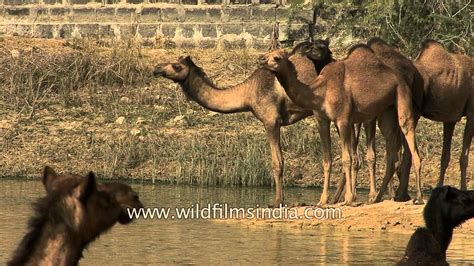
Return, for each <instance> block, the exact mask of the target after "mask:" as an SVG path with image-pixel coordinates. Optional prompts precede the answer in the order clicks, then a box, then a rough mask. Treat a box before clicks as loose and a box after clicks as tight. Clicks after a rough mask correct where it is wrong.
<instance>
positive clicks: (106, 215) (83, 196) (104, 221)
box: [43, 166, 143, 229]
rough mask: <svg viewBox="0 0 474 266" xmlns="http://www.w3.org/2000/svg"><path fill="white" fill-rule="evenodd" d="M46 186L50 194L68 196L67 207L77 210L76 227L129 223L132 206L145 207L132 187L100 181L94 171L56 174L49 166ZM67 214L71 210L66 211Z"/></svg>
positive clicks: (74, 218)
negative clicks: (129, 212)
mask: <svg viewBox="0 0 474 266" xmlns="http://www.w3.org/2000/svg"><path fill="white" fill-rule="evenodd" d="M43 185H44V187H45V190H46V193H47V195H48V196H50V197H58V198H63V197H64V198H66V200H65V202H66V203H67V204H66V206H65V207H64V208H66V209H69V208H72V209H75V210H77V211H75V212H71V213H74V216H75V217H71V219H73V220H74V221H76V222H78V224H77V228H78V229H80V228H82V227H87V228H94V229H102V228H108V227H110V226H112V225H113V224H114V223H115V222H117V221H118V222H119V223H120V224H129V223H130V222H131V221H132V219H131V218H130V216H129V215H128V209H130V208H142V207H143V204H142V203H141V202H140V200H139V198H138V194H137V193H136V192H135V191H133V189H132V188H131V187H130V186H128V185H126V184H121V183H108V184H100V183H97V181H96V177H95V174H94V173H93V172H89V173H88V174H87V175H86V176H80V175H75V174H57V173H56V172H55V171H54V170H53V169H52V168H51V167H49V166H46V167H45V168H44V172H43ZM64 213H68V211H65V212H64Z"/></svg>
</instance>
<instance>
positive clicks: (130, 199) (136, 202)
mask: <svg viewBox="0 0 474 266" xmlns="http://www.w3.org/2000/svg"><path fill="white" fill-rule="evenodd" d="M99 191H105V192H107V193H108V194H109V195H111V196H113V197H114V198H115V200H117V202H118V203H119V204H120V206H121V208H122V212H121V214H120V216H119V218H118V222H119V223H120V224H129V223H131V222H132V220H133V219H132V218H131V217H130V216H129V215H128V209H137V210H138V209H141V208H143V204H142V203H141V201H140V199H139V197H138V193H137V192H135V191H134V190H133V189H132V188H131V187H130V186H129V185H126V184H123V183H118V182H113V183H106V184H99Z"/></svg>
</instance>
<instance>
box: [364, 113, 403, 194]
mask: <svg viewBox="0 0 474 266" xmlns="http://www.w3.org/2000/svg"><path fill="white" fill-rule="evenodd" d="M394 117H396V116H395V110H394V109H392V110H388V111H386V112H384V113H383V114H382V115H381V116H380V117H379V118H378V121H379V128H380V131H381V132H382V135H383V136H384V138H385V143H386V150H385V154H386V156H385V157H386V167H385V176H384V178H383V182H382V185H381V186H380V191H379V193H378V194H377V196H376V197H375V199H374V198H372V199H369V202H380V201H382V198H383V195H384V194H385V191H386V190H387V188H388V187H389V185H391V184H390V183H391V180H392V178H393V175H394V174H395V165H396V163H397V160H398V158H399V156H398V151H399V149H400V146H401V140H400V134H399V130H398V125H397V124H396V123H394V122H395V121H394Z"/></svg>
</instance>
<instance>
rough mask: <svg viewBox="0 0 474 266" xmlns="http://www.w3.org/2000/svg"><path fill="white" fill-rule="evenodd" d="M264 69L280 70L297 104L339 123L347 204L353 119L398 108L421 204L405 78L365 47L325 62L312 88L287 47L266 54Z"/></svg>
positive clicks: (351, 183) (350, 187)
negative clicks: (301, 79) (300, 76)
mask: <svg viewBox="0 0 474 266" xmlns="http://www.w3.org/2000/svg"><path fill="white" fill-rule="evenodd" d="M265 67H266V68H268V69H270V70H272V71H274V72H275V73H276V76H277V78H278V80H279V81H280V83H281V84H282V86H283V87H284V89H285V91H286V92H287V94H288V96H289V97H290V98H291V99H292V100H293V101H294V102H295V103H297V104H298V105H300V106H301V107H302V108H305V109H313V110H314V112H315V114H316V115H317V116H321V117H324V118H326V119H328V120H330V121H333V122H335V123H336V125H337V127H338V129H339V132H340V137H341V149H342V161H343V168H344V172H345V176H346V187H345V189H346V191H345V197H344V199H345V200H344V203H345V204H351V203H352V201H353V199H354V191H355V186H354V185H355V180H353V179H352V173H351V169H352V167H353V163H354V161H353V160H352V157H353V146H352V145H353V143H354V142H355V141H354V138H355V134H354V130H353V127H352V125H353V123H359V122H363V121H369V120H373V119H375V118H376V117H377V116H379V115H381V114H383V113H384V112H385V111H386V110H388V109H389V108H390V107H392V106H396V108H397V113H398V122H399V125H400V127H401V128H402V132H403V134H404V137H405V138H406V140H407V143H408V146H409V148H410V151H411V153H412V158H413V164H414V167H415V173H416V177H417V185H418V193H417V203H422V202H423V199H422V192H421V180H420V169H421V161H420V158H419V156H418V151H417V150H416V141H415V124H414V114H413V110H412V109H413V108H412V103H411V99H412V97H411V91H410V89H409V87H408V85H407V84H406V82H405V81H404V79H403V77H401V75H400V74H399V73H398V72H396V71H394V70H393V69H391V68H390V67H388V66H387V65H385V64H383V62H381V61H380V60H379V59H378V58H377V57H376V56H375V54H374V53H373V51H372V50H371V49H370V48H369V47H368V46H367V45H357V46H354V47H352V48H351V49H350V51H349V54H348V56H347V57H346V58H345V59H344V60H342V61H338V62H334V63H330V64H328V65H327V66H325V67H324V68H323V70H322V72H321V73H320V75H319V76H318V77H317V78H316V79H315V80H314V82H313V83H312V84H311V85H310V86H307V85H305V84H303V83H301V82H299V81H298V79H297V78H296V75H295V68H294V65H293V63H292V62H290V61H289V60H288V55H287V53H286V52H285V51H284V50H277V51H274V52H270V53H268V54H267V62H266V64H265Z"/></svg>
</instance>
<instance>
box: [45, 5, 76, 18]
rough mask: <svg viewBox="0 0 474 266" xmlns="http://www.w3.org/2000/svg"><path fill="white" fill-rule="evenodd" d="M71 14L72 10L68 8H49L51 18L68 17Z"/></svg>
mask: <svg viewBox="0 0 474 266" xmlns="http://www.w3.org/2000/svg"><path fill="white" fill-rule="evenodd" d="M70 12H71V9H70V8H67V7H51V8H49V15H50V16H58V17H59V16H67V15H69V13H70Z"/></svg>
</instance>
